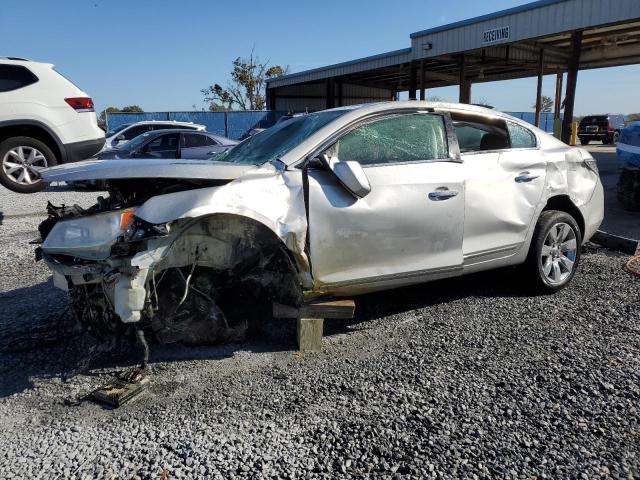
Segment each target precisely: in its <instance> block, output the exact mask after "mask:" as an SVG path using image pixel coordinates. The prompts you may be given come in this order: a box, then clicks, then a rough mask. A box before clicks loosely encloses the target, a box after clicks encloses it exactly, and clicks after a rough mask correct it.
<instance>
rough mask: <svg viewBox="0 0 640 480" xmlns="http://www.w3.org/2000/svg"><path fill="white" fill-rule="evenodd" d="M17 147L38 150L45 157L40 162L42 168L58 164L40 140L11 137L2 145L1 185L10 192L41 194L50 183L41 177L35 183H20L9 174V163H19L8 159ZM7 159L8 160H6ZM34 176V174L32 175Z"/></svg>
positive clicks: (0, 160) (0, 149)
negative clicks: (10, 152)
mask: <svg viewBox="0 0 640 480" xmlns="http://www.w3.org/2000/svg"><path fill="white" fill-rule="evenodd" d="M17 147H26V148H28V149H36V150H37V151H38V152H40V153H41V154H42V156H44V160H41V161H40V166H44V164H45V163H46V166H47V167H53V166H55V165H57V164H58V161H57V159H56V156H55V154H54V153H53V152H52V151H51V149H50V148H49V147H48V146H47V145H46V144H45V143H43V142H41V141H40V140H36V139H35V138H31V137H11V138H8V139H7V140H5V141H4V142H2V143H0V183H1V184H2V185H4V186H5V187H7V188H8V189H9V190H11V191H13V192H18V193H35V192H40V191H41V190H43V189H45V188H46V187H47V185H48V183H46V182H43V181H42V180H40V177H38V179H37V180H36V181H33V183H30V184H27V183H19V182H17V179H15V178H13V177H12V176H11V175H9V174H8V173H7V171H8V170H9V167H8V166H7V162H11V163H12V164H13V163H14V162H17V161H16V160H13V159H12V158H11V157H7V155H8V154H9V151H11V150H12V149H15V148H17ZM5 157H7V158H6V160H5ZM31 175H33V173H31Z"/></svg>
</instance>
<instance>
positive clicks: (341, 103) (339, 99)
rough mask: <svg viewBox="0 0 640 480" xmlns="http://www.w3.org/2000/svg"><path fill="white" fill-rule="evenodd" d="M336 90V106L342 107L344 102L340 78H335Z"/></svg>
mask: <svg viewBox="0 0 640 480" xmlns="http://www.w3.org/2000/svg"><path fill="white" fill-rule="evenodd" d="M336 90H337V96H338V104H337V105H336V106H338V107H342V106H343V104H344V99H343V97H342V80H336Z"/></svg>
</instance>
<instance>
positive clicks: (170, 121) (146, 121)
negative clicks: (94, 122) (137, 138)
mask: <svg viewBox="0 0 640 480" xmlns="http://www.w3.org/2000/svg"><path fill="white" fill-rule="evenodd" d="M116 113H118V112H116ZM154 123H172V124H175V125H193V126H194V127H204V126H205V125H202V124H200V123H193V122H181V121H179V120H140V121H138V122H131V123H129V126H132V125H146V124H154Z"/></svg>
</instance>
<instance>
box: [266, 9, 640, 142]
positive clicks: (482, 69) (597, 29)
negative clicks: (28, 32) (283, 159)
mask: <svg viewBox="0 0 640 480" xmlns="http://www.w3.org/2000/svg"><path fill="white" fill-rule="evenodd" d="M410 38H411V47H409V48H406V49H402V50H395V51H392V52H388V53H383V54H380V55H374V56H371V57H366V58H361V59H357V60H352V61H348V62H343V63H338V64H335V65H329V66H326V67H321V68H316V69H312V70H307V71H303V72H298V73H293V74H289V75H284V76H282V77H278V78H273V79H270V80H269V81H268V83H267V97H268V106H269V108H270V109H277V110H291V111H305V110H308V111H313V110H321V109H324V108H332V107H334V106H341V105H351V104H357V103H366V102H375V101H381V100H392V99H396V98H398V92H405V91H406V92H408V94H409V98H410V99H417V98H418V97H419V98H420V99H424V98H425V90H426V89H427V88H434V87H443V86H449V85H459V86H460V96H459V101H460V102H462V103H469V102H470V101H471V86H472V84H474V83H482V82H492V81H498V80H509V79H517V78H525V77H533V76H537V77H538V89H537V102H536V105H537V109H536V118H538V117H539V112H540V95H541V86H542V76H543V75H548V74H557V82H556V99H555V105H556V117H557V118H559V115H560V111H559V107H560V105H561V104H564V124H563V139H565V140H567V139H568V135H569V134H570V123H571V121H572V119H573V106H574V99H575V90H576V83H577V77H578V71H579V70H583V69H591V68H602V67H613V66H622V65H630V64H636V63H640V0H539V1H537V2H533V3H529V4H525V5H522V6H519V7H515V8H511V9H508V10H502V11H499V12H496V13H493V14H489V15H484V16H480V17H476V18H472V19H469V20H464V21H461V22H457V23H452V24H449V25H444V26H441V27H436V28H431V29H429V30H424V31H420V32H415V33H412V34H411V35H410ZM565 73H567V80H566V93H565V96H564V102H563V101H562V97H563V95H562V87H563V77H564V74H565Z"/></svg>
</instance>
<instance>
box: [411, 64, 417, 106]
mask: <svg viewBox="0 0 640 480" xmlns="http://www.w3.org/2000/svg"><path fill="white" fill-rule="evenodd" d="M417 83H418V75H417V72H416V62H414V61H411V62H410V63H409V100H415V99H416V88H417V87H416V85H417Z"/></svg>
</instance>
